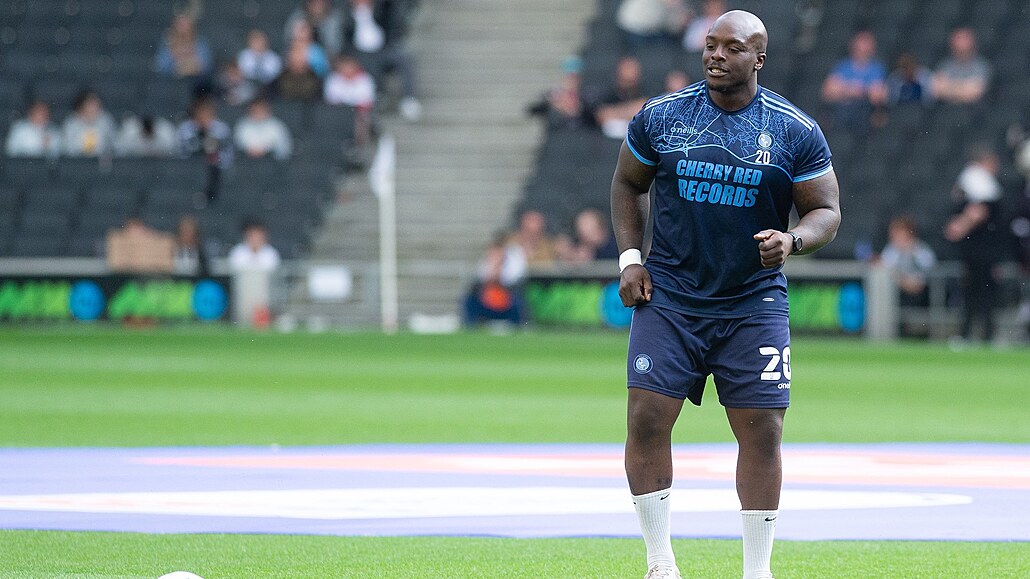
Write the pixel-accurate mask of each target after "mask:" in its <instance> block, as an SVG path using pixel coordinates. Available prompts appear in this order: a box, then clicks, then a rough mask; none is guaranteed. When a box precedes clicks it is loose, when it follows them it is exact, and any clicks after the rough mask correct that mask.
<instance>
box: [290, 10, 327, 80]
mask: <svg viewBox="0 0 1030 579" xmlns="http://www.w3.org/2000/svg"><path fill="white" fill-rule="evenodd" d="M294 50H304V52H305V54H307V58H308V66H310V67H311V70H312V71H314V73H315V74H317V75H318V78H325V76H326V75H327V74H329V56H327V55H326V53H325V49H324V48H322V46H321V45H319V44H318V43H317V42H315V36H314V32H313V31H312V28H311V25H310V24H308V23H307V21H305V20H298V21H296V22H294V23H293V35H292V37H291V40H290V51H291V52H292V51H294Z"/></svg>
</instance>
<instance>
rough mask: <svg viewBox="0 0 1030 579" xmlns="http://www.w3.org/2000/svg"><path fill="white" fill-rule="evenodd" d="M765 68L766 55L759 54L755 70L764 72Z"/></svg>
mask: <svg viewBox="0 0 1030 579" xmlns="http://www.w3.org/2000/svg"><path fill="white" fill-rule="evenodd" d="M763 66H765V53H764V52H759V53H758V60H757V61H756V62H755V70H762V67H763Z"/></svg>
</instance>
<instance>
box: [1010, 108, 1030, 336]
mask: <svg viewBox="0 0 1030 579" xmlns="http://www.w3.org/2000/svg"><path fill="white" fill-rule="evenodd" d="M1009 137H1010V144H1011V145H1012V147H1013V150H1014V159H1013V160H1014V161H1015V165H1016V169H1018V170H1019V172H1020V173H1022V175H1023V180H1024V182H1023V192H1022V194H1020V195H1019V197H1018V198H1017V200H1016V206H1015V212H1014V214H1013V218H1012V221H1011V222H1010V223H1009V229H1010V231H1011V233H1012V237H1013V239H1014V241H1015V244H1016V254H1017V255H1018V258H1019V262H1020V264H1021V265H1022V266H1023V275H1024V276H1027V275H1030V138H1026V135H1025V134H1024V133H1023V131H1022V129H1021V128H1019V127H1016V128H1014V130H1011V131H1010V135H1009ZM1019 319H1020V321H1021V322H1022V323H1023V325H1024V327H1025V328H1026V331H1027V338H1028V339H1030V295H1026V296H1025V297H1024V298H1023V301H1022V303H1021V304H1020V307H1019Z"/></svg>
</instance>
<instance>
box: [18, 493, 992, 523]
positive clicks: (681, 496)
mask: <svg viewBox="0 0 1030 579" xmlns="http://www.w3.org/2000/svg"><path fill="white" fill-rule="evenodd" d="M971 502H972V498H971V497H969V496H966V495H958V494H941V493H919V492H876V491H822V490H790V489H788V490H784V491H783V496H782V499H781V501H780V508H781V509H783V510H816V511H818V510H835V509H884V508H901V507H943V506H953V505H964V504H969V503H971ZM672 509H673V510H674V511H678V512H721V511H737V510H739V509H740V502H739V501H738V500H737V495H736V493H735V492H734V491H733V490H731V489H677V493H676V496H675V498H674V502H673V503H672ZM0 510H8V511H49V512H72V513H119V514H138V515H184V516H206V517H271V518H290V519H320V520H353V519H403V518H440V517H501V516H545V515H593V514H622V513H624V514H629V513H632V512H633V507H632V501H631V500H630V496H629V491H628V490H626V489H622V488H597V487H505V488H499V487H428V488H427V487H416V488H352V489H315V490H267V491H255V490H248V491H216V492H205V491H199V492H139V493H80V494H53V495H19V496H11V495H8V496H0Z"/></svg>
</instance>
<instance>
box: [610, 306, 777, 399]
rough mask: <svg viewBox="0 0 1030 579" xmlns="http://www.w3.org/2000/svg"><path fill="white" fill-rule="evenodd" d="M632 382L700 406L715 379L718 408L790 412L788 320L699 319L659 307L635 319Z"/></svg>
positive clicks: (637, 312)
mask: <svg viewBox="0 0 1030 579" xmlns="http://www.w3.org/2000/svg"><path fill="white" fill-rule="evenodd" d="M626 370H627V375H628V379H627V383H628V385H629V387H630V388H644V389H645V390H651V391H654V392H658V393H659V394H664V395H666V396H671V397H673V398H679V399H680V400H683V399H687V400H690V401H691V402H693V403H694V404H696V405H697V406H700V405H701V396H702V394H704V390H705V381H706V380H707V379H708V375H709V374H712V375H713V376H715V388H716V391H717V392H718V393H719V403H720V404H722V405H723V406H727V407H730V408H786V407H787V406H789V405H790V328H789V327H788V324H787V316H783V315H778V314H763V315H757V316H752V317H748V318H730V319H725V318H700V317H695V316H691V315H688V314H682V313H680V312H677V311H673V310H668V309H665V308H659V307H654V306H640V307H637V309H636V310H635V311H634V312H633V323H632V324H631V325H630V330H629V355H628V363H627V369H626Z"/></svg>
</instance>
